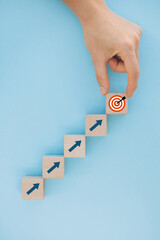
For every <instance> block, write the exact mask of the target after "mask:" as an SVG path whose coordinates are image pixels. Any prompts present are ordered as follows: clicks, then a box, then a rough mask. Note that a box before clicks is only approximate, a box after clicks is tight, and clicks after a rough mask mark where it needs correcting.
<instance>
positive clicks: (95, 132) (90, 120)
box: [85, 114, 107, 136]
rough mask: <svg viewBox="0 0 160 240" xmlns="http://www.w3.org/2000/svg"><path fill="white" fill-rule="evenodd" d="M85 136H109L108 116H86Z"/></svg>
mask: <svg viewBox="0 0 160 240" xmlns="http://www.w3.org/2000/svg"><path fill="white" fill-rule="evenodd" d="M85 135H86V136H107V116H106V115H105V114H101V115H86V116H85Z"/></svg>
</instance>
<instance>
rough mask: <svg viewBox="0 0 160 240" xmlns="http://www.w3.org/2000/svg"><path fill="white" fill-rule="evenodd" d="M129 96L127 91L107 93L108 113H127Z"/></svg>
mask: <svg viewBox="0 0 160 240" xmlns="http://www.w3.org/2000/svg"><path fill="white" fill-rule="evenodd" d="M127 111H128V98H127V96H126V93H107V95H106V114H127Z"/></svg>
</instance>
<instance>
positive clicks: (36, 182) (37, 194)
mask: <svg viewBox="0 0 160 240" xmlns="http://www.w3.org/2000/svg"><path fill="white" fill-rule="evenodd" d="M44 188H45V183H44V179H43V178H42V177H24V178H23V179H22V199H23V200H42V199H43V197H44V190H45V189H44Z"/></svg>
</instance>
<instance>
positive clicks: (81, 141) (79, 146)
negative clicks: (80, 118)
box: [64, 135, 86, 158]
mask: <svg viewBox="0 0 160 240" xmlns="http://www.w3.org/2000/svg"><path fill="white" fill-rule="evenodd" d="M85 144H86V141H85V135H65V136H64V157H67V158H84V157H85Z"/></svg>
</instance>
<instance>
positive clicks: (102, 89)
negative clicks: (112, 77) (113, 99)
mask: <svg viewBox="0 0 160 240" xmlns="http://www.w3.org/2000/svg"><path fill="white" fill-rule="evenodd" d="M100 92H101V94H102V96H105V95H106V94H107V92H108V89H105V88H104V87H100Z"/></svg>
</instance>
